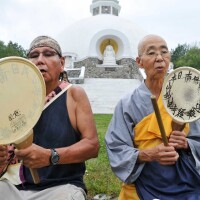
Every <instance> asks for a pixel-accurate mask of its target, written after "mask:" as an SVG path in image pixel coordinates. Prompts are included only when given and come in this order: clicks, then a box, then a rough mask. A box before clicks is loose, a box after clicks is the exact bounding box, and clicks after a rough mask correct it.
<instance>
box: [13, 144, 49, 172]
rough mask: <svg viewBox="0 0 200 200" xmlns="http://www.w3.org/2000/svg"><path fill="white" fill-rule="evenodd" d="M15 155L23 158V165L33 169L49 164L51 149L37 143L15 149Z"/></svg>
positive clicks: (20, 158)
mask: <svg viewBox="0 0 200 200" xmlns="http://www.w3.org/2000/svg"><path fill="white" fill-rule="evenodd" d="M15 155H16V156H17V158H18V159H19V160H22V162H23V165H25V166H26V167H29V168H32V169H34V168H41V167H45V166H48V165H49V157H50V150H48V149H45V148H43V147H40V146H38V145H36V144H32V145H31V146H29V147H27V148H25V149H20V150H17V149H15Z"/></svg>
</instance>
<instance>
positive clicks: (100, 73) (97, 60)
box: [56, 0, 147, 113]
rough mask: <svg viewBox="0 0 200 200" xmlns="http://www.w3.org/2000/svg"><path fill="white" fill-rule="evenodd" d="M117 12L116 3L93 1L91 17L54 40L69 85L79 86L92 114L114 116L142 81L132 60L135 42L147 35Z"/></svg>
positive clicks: (114, 0) (72, 26)
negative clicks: (59, 45)
mask: <svg viewBox="0 0 200 200" xmlns="http://www.w3.org/2000/svg"><path fill="white" fill-rule="evenodd" d="M120 10H121V6H120V5H119V1H117V0H93V1H92V4H91V5H90V12H91V13H92V16H91V17H89V18H86V19H82V20H80V21H77V22H76V23H74V24H72V25H71V26H68V27H67V28H66V29H64V31H63V32H61V33H60V34H59V35H58V37H57V38H56V39H57V40H58V42H59V43H60V44H61V48H62V51H63V56H64V57H65V61H66V62H65V63H66V64H65V70H66V71H67V72H68V76H69V79H70V81H71V82H72V83H82V84H80V86H81V87H83V88H84V89H85V91H86V93H87V94H88V97H89V100H90V103H91V105H92V110H93V112H94V113H113V111H114V107H115V105H116V103H117V102H118V101H119V99H120V98H121V96H123V95H124V94H126V93H127V92H129V91H132V90H133V89H134V88H135V87H137V86H138V85H139V84H140V83H141V81H142V80H143V76H142V73H141V71H140V70H139V69H138V66H137V65H136V63H135V58H136V55H137V45H138V42H139V40H140V39H141V38H142V37H144V36H145V35H147V32H146V31H144V30H143V29H142V28H141V27H139V26H138V25H137V24H135V23H133V22H132V21H128V20H125V19H122V18H120V17H119V14H120ZM77 71H78V73H79V74H78V75H77V74H76V73H75V72H77ZM74 74H75V75H74Z"/></svg>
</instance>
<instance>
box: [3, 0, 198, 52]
mask: <svg viewBox="0 0 200 200" xmlns="http://www.w3.org/2000/svg"><path fill="white" fill-rule="evenodd" d="M91 3H92V0H0V8H1V12H0V40H2V41H3V42H5V43H6V44H7V43H8V41H12V42H17V43H18V44H19V45H21V46H22V47H23V48H25V49H27V48H28V46H29V43H30V42H31V41H32V40H33V39H34V38H35V37H36V36H38V35H49V36H52V37H56V36H57V35H58V34H59V33H60V32H61V31H62V30H63V29H65V28H66V27H67V26H69V25H70V24H72V23H74V22H76V21H78V20H80V19H84V18H87V17H91V13H90V5H91ZM119 4H120V5H121V12H120V15H119V17H121V18H124V19H127V20H130V21H133V22H134V23H136V24H138V25H139V26H141V27H142V28H143V29H144V30H146V31H147V32H149V33H154V34H158V35H161V36H162V37H164V38H165V39H166V41H167V42H168V46H169V49H174V48H176V47H177V46H178V44H184V43H187V44H194V43H195V42H200V0H119ZM80 34H81V33H80Z"/></svg>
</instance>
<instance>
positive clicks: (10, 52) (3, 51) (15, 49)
mask: <svg viewBox="0 0 200 200" xmlns="http://www.w3.org/2000/svg"><path fill="white" fill-rule="evenodd" d="M7 56H20V57H26V51H25V50H24V49H23V47H22V46H21V45H19V44H17V43H13V42H12V41H10V42H8V45H5V44H4V42H3V41H0V58H4V57H7Z"/></svg>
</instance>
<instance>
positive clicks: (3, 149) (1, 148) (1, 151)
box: [0, 145, 8, 167]
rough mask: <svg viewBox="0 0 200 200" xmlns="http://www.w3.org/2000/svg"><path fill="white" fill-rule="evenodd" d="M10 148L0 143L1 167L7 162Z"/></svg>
mask: <svg viewBox="0 0 200 200" xmlns="http://www.w3.org/2000/svg"><path fill="white" fill-rule="evenodd" d="M7 158H8V149H7V146H6V145H0V167H1V166H4V165H6V164H7Z"/></svg>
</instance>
